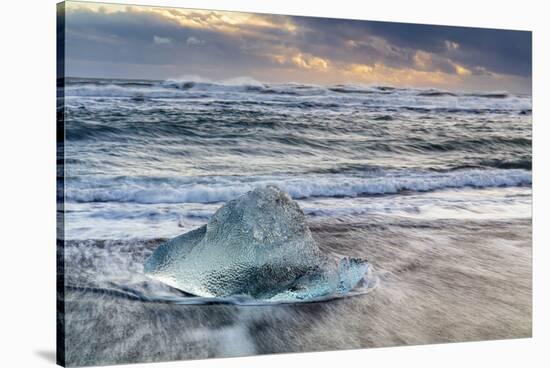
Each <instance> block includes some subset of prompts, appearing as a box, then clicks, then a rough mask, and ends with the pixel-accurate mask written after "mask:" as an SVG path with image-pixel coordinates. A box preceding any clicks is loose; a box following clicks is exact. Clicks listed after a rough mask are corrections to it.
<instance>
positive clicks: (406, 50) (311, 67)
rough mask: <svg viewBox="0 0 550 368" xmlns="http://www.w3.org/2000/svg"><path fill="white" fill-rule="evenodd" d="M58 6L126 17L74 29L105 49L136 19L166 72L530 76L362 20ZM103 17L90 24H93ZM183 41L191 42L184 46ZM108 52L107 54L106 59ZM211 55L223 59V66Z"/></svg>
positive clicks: (408, 79) (329, 77) (444, 83)
mask: <svg viewBox="0 0 550 368" xmlns="http://www.w3.org/2000/svg"><path fill="white" fill-rule="evenodd" d="M66 9H67V12H68V14H70V13H71V12H82V14H84V16H88V17H94V16H95V17H96V18H98V19H101V18H103V17H105V18H107V17H112V18H111V19H112V20H111V21H113V22H119V21H120V20H121V19H122V20H123V21H124V22H128V27H129V28H128V30H126V29H124V30H122V31H120V32H121V34H122V37H118V36H117V34H115V33H113V34H111V33H108V32H101V31H100V32H97V34H92V33H90V34H88V32H87V30H75V31H74V32H75V34H77V32H80V33H78V34H79V35H81V37H82V38H85V39H86V40H89V41H90V42H93V43H95V44H102V45H106V44H109V47H112V48H115V47H117V45H118V46H119V47H120V46H123V45H125V43H124V42H126V41H125V40H126V38H125V37H127V35H128V34H131V32H132V31H131V30H130V28H131V27H141V26H142V23H140V22H143V27H150V28H151V35H150V37H148V38H145V37H144V38H145V39H146V40H147V41H143V42H144V44H145V42H149V44H145V46H143V44H141V45H142V46H135V47H156V49H155V50H157V51H159V52H165V56H163V57H164V58H165V60H162V62H163V63H162V65H165V67H166V68H173V69H171V70H175V72H174V71H171V72H170V74H177V73H181V75H183V74H186V73H189V72H193V68H194V69H195V70H198V72H196V73H197V74H201V73H204V74H208V73H210V72H215V73H218V74H234V75H231V77H237V76H239V75H237V73H239V74H240V75H249V76H254V77H255V78H258V79H264V80H266V81H277V80H278V81H281V82H286V81H297V82H298V81H301V82H307V83H315V84H316V83H321V84H326V83H366V84H386V85H395V86H425V87H429V86H434V87H442V88H458V89H459V88H460V87H461V85H466V84H468V83H469V84H470V85H476V86H478V85H479V86H483V87H484V88H486V87H485V86H488V85H489V84H490V83H492V82H495V83H494V84H495V85H496V83H497V82H498V83H501V82H502V83H501V84H503V81H504V82H505V81H510V83H516V84H519V83H520V82H521V83H523V84H525V83H527V82H529V80H530V77H529V78H525V77H523V76H517V75H510V74H508V73H506V74H499V73H497V72H495V69H493V67H492V66H493V65H494V64H487V63H486V60H487V59H480V60H481V61H482V62H483V63H484V64H482V65H478V64H476V63H475V62H476V61H477V60H475V59H473V58H472V55H474V54H472V53H470V51H469V49H468V47H471V45H469V44H468V43H467V42H466V41H464V38H462V39H460V38H457V39H452V38H439V39H437V37H436V38H435V39H436V40H437V42H438V45H439V46H440V47H434V44H433V42H436V41H431V39H430V42H432V44H430V43H427V42H424V43H423V42H418V40H417V42H416V43H411V44H410V45H409V44H407V43H406V42H405V43H401V44H399V43H396V42H394V41H391V40H392V39H391V38H388V37H386V36H385V34H384V33H383V32H380V31H378V32H379V33H376V32H374V31H371V30H370V28H369V27H365V28H364V29H363V28H354V27H355V25H354V26H353V27H351V26H350V27H349V28H347V27H348V25H346V24H344V23H339V25H338V26H337V27H335V25H334V24H333V23H331V22H324V20H323V19H317V20H315V21H307V22H304V21H303V20H301V18H295V17H291V16H284V15H269V14H252V13H240V12H228V11H214V10H200V9H182V8H163V7H154V6H138V5H134V6H127V5H117V4H104V3H86V2H70V1H69V2H67V5H66ZM86 14H87V15H86ZM134 20H135V22H134ZM104 21H105V20H104V19H103V20H102V21H101V22H99V23H98V24H100V26H98V28H99V29H100V30H101V29H102V27H103V26H102V25H103V24H105V23H102V22H104ZM124 22H123V24H126V23H124ZM147 22H150V24H149V23H147ZM367 24H368V22H366V23H365V25H367ZM165 26H166V27H165ZM122 28H123V27H122ZM153 30H155V31H153ZM407 32H408V31H407ZM434 32H436V30H434ZM144 33H146V32H144ZM394 36H395V35H394ZM137 38H139V37H136V39H132V40H133V41H136V40H137ZM403 39H404V40H407V37H404V38H403ZM457 41H460V43H459V42H457ZM423 46H425V47H423ZM130 47H131V46H130ZM160 47H162V48H163V49H162V50H161V49H160ZM190 47H194V49H193V50H192V51H190V49H189V48H190ZM428 50H429V51H428ZM189 52H193V57H188V55H189ZM136 55H139V50H136ZM172 55H180V58H179V59H176V58H173V57H172ZM220 55H224V56H225V55H228V59H227V60H223V61H222V60H219V61H217V60H218V59H219V58H220ZM110 56H111V54H109V55H107V59H108V58H109V57H110ZM121 58H122V57H121ZM149 59H151V60H152V59H154V58H153V57H151V58H149ZM176 60H177V61H176ZM126 62H127V61H126ZM131 62H132V63H133V62H134V61H133V60H132V61H131ZM219 62H223V63H224V67H223V68H220V66H219ZM216 63H218V64H216ZM231 63H233V64H231ZM148 65H149V64H146V63H144V68H145V67H147V68H149V67H150V68H154V66H148ZM230 65H232V66H230ZM220 69H224V70H222V71H220ZM225 69H226V70H225ZM190 70H191V71H190ZM166 74H168V73H166ZM512 77H513V78H515V79H513V78H512ZM521 78H523V79H521ZM476 80H477V82H476ZM518 81H519V82H518ZM526 81H527V82H526Z"/></svg>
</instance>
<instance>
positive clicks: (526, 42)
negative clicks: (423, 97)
mask: <svg viewBox="0 0 550 368" xmlns="http://www.w3.org/2000/svg"><path fill="white" fill-rule="evenodd" d="M296 23H298V24H301V25H303V26H304V27H307V28H308V29H309V30H310V31H311V32H310V33H309V36H308V37H309V38H310V39H311V41H321V42H330V43H332V44H335V45H342V44H344V43H345V42H346V40H350V39H351V40H353V39H361V38H364V37H367V36H375V37H380V38H383V39H384V40H386V41H387V42H388V43H389V44H391V45H392V46H393V48H394V49H395V51H397V50H399V49H401V50H402V51H401V53H402V54H405V55H404V59H405V60H407V53H406V51H405V50H409V51H412V50H423V51H426V52H430V53H434V54H436V55H440V56H446V57H449V58H451V59H452V60H454V61H456V62H458V63H461V64H464V65H466V66H469V67H472V68H475V67H480V66H481V67H484V68H486V69H488V70H492V71H493V72H496V73H502V74H512V75H519V76H526V77H529V76H531V59H532V56H531V55H532V42H531V32H525V31H511V30H497V29H483V28H467V27H450V26H434V25H421V24H408V23H389V22H364V21H357V20H342V19H326V18H307V17H297V18H296ZM449 42H453V43H455V44H458V48H457V49H455V50H452V49H451V50H450V49H449V47H448V44H449ZM408 56H409V59H408V60H410V54H408Z"/></svg>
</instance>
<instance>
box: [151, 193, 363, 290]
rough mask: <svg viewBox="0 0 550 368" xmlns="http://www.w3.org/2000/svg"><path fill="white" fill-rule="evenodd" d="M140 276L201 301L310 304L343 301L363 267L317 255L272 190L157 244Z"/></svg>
mask: <svg viewBox="0 0 550 368" xmlns="http://www.w3.org/2000/svg"><path fill="white" fill-rule="evenodd" d="M144 269H145V273H146V274H147V275H149V276H150V277H153V278H156V279H158V280H160V281H162V282H164V283H166V284H168V285H171V286H173V287H176V288H178V289H180V290H183V291H185V292H188V293H191V294H194V295H198V296H205V297H225V296H234V295H246V296H250V297H253V298H257V299H270V300H292V299H314V298H319V297H323V296H328V295H333V294H335V295H336V294H344V293H346V292H348V291H350V290H351V289H353V288H354V287H355V286H356V285H357V284H358V283H359V282H360V281H361V280H362V279H363V277H364V275H365V273H366V272H367V269H368V264H367V262H366V261H364V260H360V259H350V258H342V259H337V258H336V257H332V256H329V255H326V254H324V253H323V252H321V250H320V249H319V247H318V246H317V244H316V242H315V240H314V239H313V238H312V236H311V232H310V231H309V229H308V227H307V225H306V223H305V216H304V213H303V212H302V210H301V209H300V207H299V206H298V204H297V203H296V202H294V201H293V200H292V199H291V198H290V197H289V196H288V195H287V194H286V193H284V192H282V191H281V190H279V189H278V188H277V187H274V186H267V187H263V188H257V189H255V190H253V191H251V192H248V193H247V194H245V195H243V196H241V197H239V198H237V199H235V200H232V201H229V202H227V203H226V204H225V205H224V206H222V207H221V208H220V209H218V211H217V212H216V213H215V214H214V215H213V216H212V218H211V219H210V221H209V222H208V224H206V225H204V226H202V227H200V228H198V229H195V230H193V231H190V232H188V233H185V234H182V235H180V236H178V237H176V238H174V239H172V240H170V241H168V242H166V243H164V244H162V245H160V246H159V247H158V248H157V249H156V250H155V251H154V253H153V254H152V255H151V256H150V257H149V258H148V259H147V260H146V261H145V265H144Z"/></svg>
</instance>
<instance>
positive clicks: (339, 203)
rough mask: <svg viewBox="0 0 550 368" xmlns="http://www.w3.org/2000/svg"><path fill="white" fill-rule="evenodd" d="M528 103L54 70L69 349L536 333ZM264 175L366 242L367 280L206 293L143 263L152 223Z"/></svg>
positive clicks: (231, 352)
mask: <svg viewBox="0 0 550 368" xmlns="http://www.w3.org/2000/svg"><path fill="white" fill-rule="evenodd" d="M531 105H532V102H531V96H530V95H517V94H512V93H508V92H504V91H496V92H479V93H473V92H450V91H443V90H436V89H418V88H394V87H388V86H362V85H334V86H316V85H306V84H298V83H288V84H272V83H261V82H258V81H255V80H253V79H251V78H237V79H232V80H227V81H223V82H212V81H209V80H207V79H203V78H198V77H186V78H182V79H180V80H166V81H147V80H116V79H109V80H107V79H89V78H67V79H66V80H65V88H64V108H65V110H64V123H65V144H64V176H65V182H64V185H65V188H64V189H65V205H64V229H63V234H64V239H65V245H64V247H65V248H64V252H61V256H62V257H64V266H65V268H64V278H65V293H64V294H65V295H64V297H65V301H64V303H65V304H64V305H65V318H64V320H62V321H58V322H60V323H63V324H64V326H65V331H66V337H67V344H66V346H65V349H66V359H67V363H68V364H69V365H91V364H109V363H128V362H141V361H156V360H173V359H194V358H205V357H224V356H241V355H251V354H262V353H281V352H298V351H318V350H332V349H346V348H364V347H378V346H396V345H404V344H406V345H408V344H423V343H440V342H456V341H471V340H482V339H496V338H499V339H500V338H512V337H528V336H530V335H531V202H532V195H531V193H532V191H531V184H532V172H531V166H532V161H531V151H532V150H531V144H532V136H531V134H532V128H531V124H532V106H531ZM270 184H273V185H276V186H278V187H279V188H280V189H282V190H284V191H285V192H287V193H289V194H290V196H291V197H292V198H294V199H295V200H297V201H298V203H299V205H300V207H301V208H302V209H303V211H304V212H305V214H306V216H307V219H308V224H309V226H310V227H311V230H312V233H313V236H314V237H315V238H316V239H317V240H318V242H319V243H320V246H321V247H322V248H323V249H324V250H327V251H331V252H335V253H341V254H348V255H352V256H356V257H360V258H366V259H368V260H369V262H370V263H371V265H372V266H373V269H374V270H375V272H376V277H377V280H378V283H377V287H376V288H375V289H373V290H372V292H369V293H368V294H364V295H357V296H350V297H349V298H341V299H338V300H332V301H325V302H322V303H299V304H285V305H269V306H267V305H239V304H238V303H237V304H234V303H233V304H226V303H218V302H216V303H209V302H208V301H206V302H204V301H202V300H196V299H193V298H192V297H191V296H189V295H185V294H184V293H182V292H180V291H178V290H176V289H173V288H170V287H168V286H166V285H163V284H161V283H160V282H158V281H154V280H152V279H148V278H146V277H144V276H143V273H142V271H143V266H142V263H143V261H144V259H145V258H147V257H148V256H149V255H150V254H151V252H152V251H153V250H154V249H155V247H156V246H158V245H159V244H160V243H161V242H163V241H165V240H167V239H169V238H171V237H174V236H176V235H179V234H181V233H184V232H187V231H189V230H192V229H194V228H197V227H199V226H201V225H204V224H205V223H206V222H208V219H209V218H210V217H211V216H212V215H213V213H214V212H215V211H216V210H217V209H218V208H219V207H220V206H221V205H223V203H225V202H226V201H229V200H231V199H234V198H236V197H238V196H239V195H242V194H244V193H246V192H248V191H250V190H252V189H254V188H256V187H258V186H266V185H270ZM186 300H189V301H191V302H190V303H186Z"/></svg>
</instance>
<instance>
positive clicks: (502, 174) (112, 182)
mask: <svg viewBox="0 0 550 368" xmlns="http://www.w3.org/2000/svg"><path fill="white" fill-rule="evenodd" d="M70 180H71V185H70V186H69V188H68V189H67V199H68V200H69V201H73V202H131V203H142V204H153V203H216V202H225V201H228V200H231V199H234V198H236V197H238V196H240V195H242V194H244V193H246V192H248V191H250V190H253V189H254V188H257V187H263V186H267V185H276V186H278V187H279V188H281V189H282V190H284V191H286V192H287V193H289V194H290V195H291V197H292V198H295V199H304V198H311V197H357V196H365V195H383V194H396V193H400V192H403V191H414V192H428V191H434V190H441V189H448V188H466V187H473V188H488V187H511V186H525V185H531V183H532V175H531V172H530V171H528V170H523V169H509V170H504V169H503V170H499V169H487V170H481V169H466V170H456V171H449V172H441V173H436V172H417V173H415V172H410V173H407V174H404V173H399V172H381V173H380V174H379V175H377V176H372V177H356V176H343V175H339V176H333V177H326V176H325V177H324V176H304V177H299V178H293V177H248V178H245V177H238V176H234V177H208V178H193V177H187V178H136V177H134V178H130V177H115V178H96V179H87V180H86V181H82V182H81V181H79V180H78V179H70Z"/></svg>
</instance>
